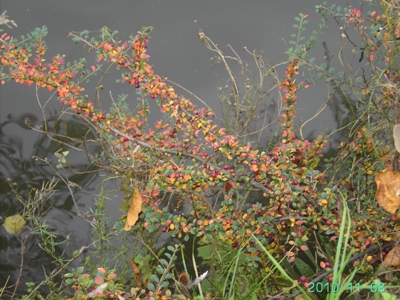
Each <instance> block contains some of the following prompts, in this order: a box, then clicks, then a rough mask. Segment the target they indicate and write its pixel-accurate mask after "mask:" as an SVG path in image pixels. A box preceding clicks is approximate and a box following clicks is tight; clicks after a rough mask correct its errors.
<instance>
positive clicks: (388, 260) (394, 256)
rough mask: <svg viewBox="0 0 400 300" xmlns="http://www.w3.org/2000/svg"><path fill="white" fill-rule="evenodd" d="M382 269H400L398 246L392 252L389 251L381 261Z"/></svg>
mask: <svg viewBox="0 0 400 300" xmlns="http://www.w3.org/2000/svg"><path fill="white" fill-rule="evenodd" d="M382 267H384V268H390V267H393V268H398V267H400V246H396V247H394V248H393V249H392V250H390V252H389V253H388V254H387V255H386V256H385V259H384V260H383V263H382Z"/></svg>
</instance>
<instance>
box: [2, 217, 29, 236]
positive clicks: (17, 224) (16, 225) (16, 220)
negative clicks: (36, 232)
mask: <svg viewBox="0 0 400 300" xmlns="http://www.w3.org/2000/svg"><path fill="white" fill-rule="evenodd" d="M25 224H26V221H25V219H24V217H23V216H21V215H15V216H9V217H7V218H6V219H5V221H4V224H3V226H4V228H5V229H6V231H7V232H8V233H9V234H18V233H20V232H21V230H22V229H24V227H25Z"/></svg>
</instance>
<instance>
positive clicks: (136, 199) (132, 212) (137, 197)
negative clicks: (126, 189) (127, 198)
mask: <svg viewBox="0 0 400 300" xmlns="http://www.w3.org/2000/svg"><path fill="white" fill-rule="evenodd" d="M141 211H142V195H141V194H140V192H139V190H137V189H134V190H133V194H132V199H131V204H130V205H129V209H128V214H127V215H126V222H125V231H128V230H130V229H131V228H132V226H133V225H135V224H136V222H137V220H138V219H139V214H140V212H141Z"/></svg>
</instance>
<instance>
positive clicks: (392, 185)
mask: <svg viewBox="0 0 400 300" xmlns="http://www.w3.org/2000/svg"><path fill="white" fill-rule="evenodd" d="M375 182H376V185H377V186H378V189H377V191H376V201H378V204H379V205H380V206H381V207H382V208H383V209H384V210H386V211H387V212H390V213H392V214H394V213H395V212H396V210H397V209H398V208H399V206H400V197H399V196H400V174H399V173H396V172H393V171H392V170H390V169H385V170H383V171H382V172H380V173H379V174H378V175H376V176H375Z"/></svg>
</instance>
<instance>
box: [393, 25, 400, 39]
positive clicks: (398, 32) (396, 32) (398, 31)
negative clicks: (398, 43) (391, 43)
mask: <svg viewBox="0 0 400 300" xmlns="http://www.w3.org/2000/svg"><path fill="white" fill-rule="evenodd" d="M394 35H395V37H396V39H398V40H399V39H400V23H399V24H397V25H396V28H395V29H394Z"/></svg>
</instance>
